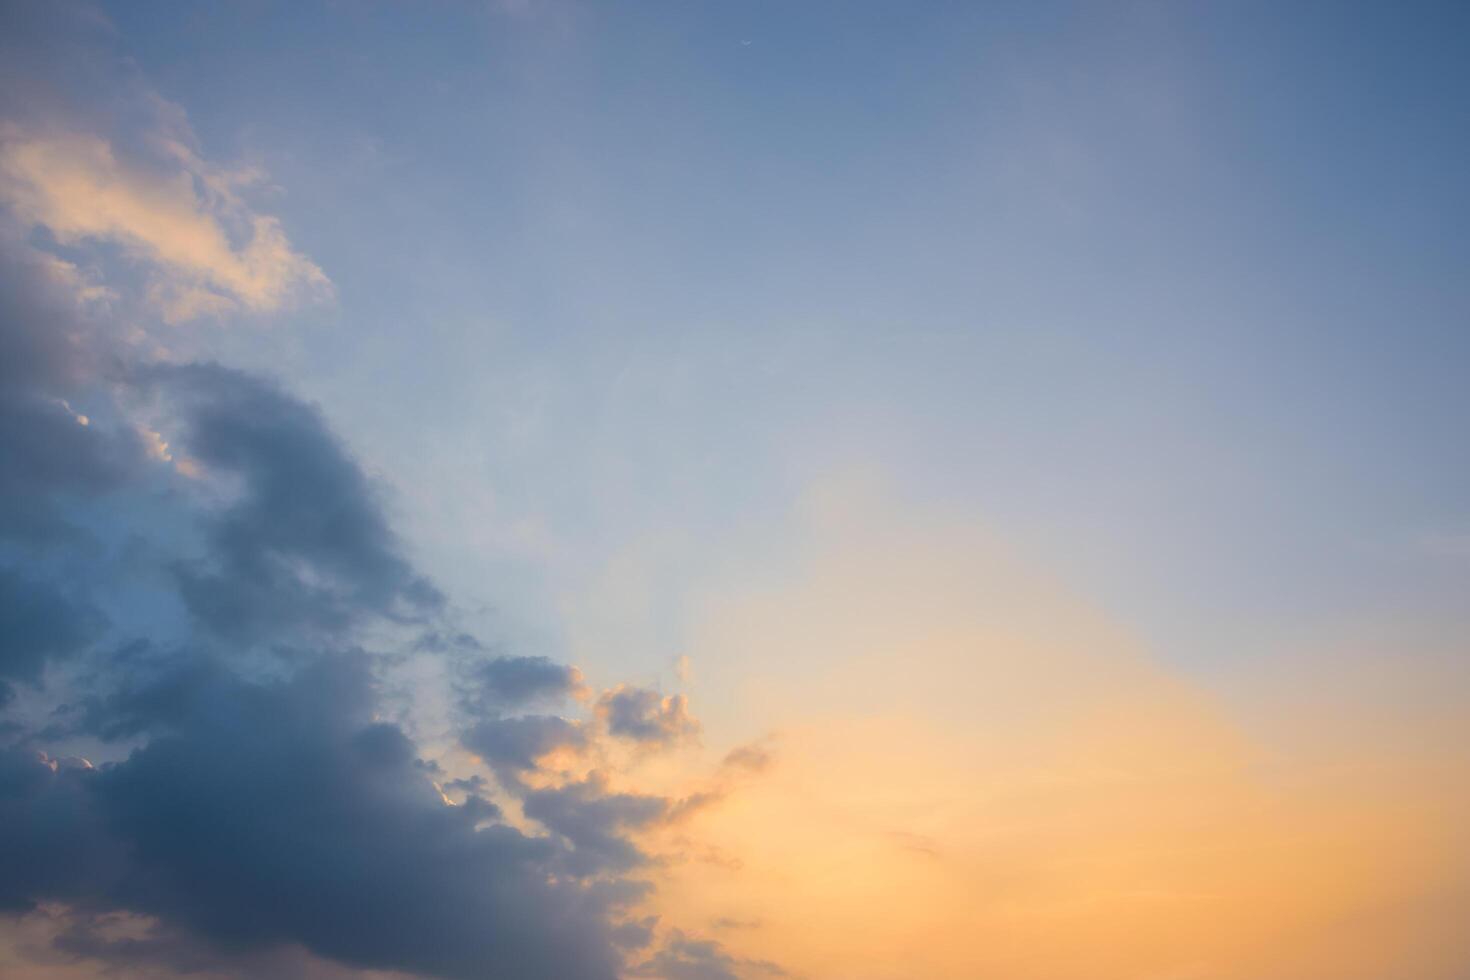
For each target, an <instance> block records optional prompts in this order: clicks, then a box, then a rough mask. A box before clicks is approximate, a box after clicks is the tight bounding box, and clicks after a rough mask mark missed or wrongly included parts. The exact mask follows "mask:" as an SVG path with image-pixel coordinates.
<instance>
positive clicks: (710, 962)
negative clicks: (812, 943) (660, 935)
mask: <svg viewBox="0 0 1470 980" xmlns="http://www.w3.org/2000/svg"><path fill="white" fill-rule="evenodd" d="M633 976H639V977H659V978H660V980H742V978H750V977H757V976H764V977H784V976H789V974H788V973H787V972H786V971H785V970H783V969H782V968H781V967H780V966H778V965H777V964H775V963H772V962H770V961H769V960H756V959H745V958H741V957H738V956H734V955H731V953H730V952H729V951H727V950H726V949H725V948H724V947H723V946H722V945H720V944H719V943H717V942H715V941H714V940H712V939H695V938H693V937H691V936H688V935H686V934H685V933H684V932H682V931H680V930H678V929H674V930H671V931H670V934H669V936H668V938H667V939H666V940H665V941H664V945H663V947H662V948H661V949H659V951H658V952H657V953H655V954H654V955H653V956H652V957H650V958H649V959H648V960H647V961H645V962H644V963H641V964H639V965H638V966H637V967H636V968H634V970H633Z"/></svg>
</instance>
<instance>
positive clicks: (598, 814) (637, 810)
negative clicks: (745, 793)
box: [521, 773, 675, 874]
mask: <svg viewBox="0 0 1470 980" xmlns="http://www.w3.org/2000/svg"><path fill="white" fill-rule="evenodd" d="M674 807H675V804H674V803H673V802H672V801H671V800H669V799H668V798H667V797H663V796H645V795H642V794H637V793H613V792H609V791H608V787H607V783H606V781H605V780H604V779H603V778H600V777H599V776H598V775H597V774H596V773H593V774H592V775H591V776H589V777H588V778H587V779H585V780H582V781H580V782H573V783H567V784H566V785H564V786H555V787H548V788H544V789H531V790H526V791H525V793H524V795H523V796H522V799H521V808H522V809H523V810H524V811H525V814H526V816H528V817H530V818H531V819H532V820H535V821H537V822H538V823H540V824H541V825H542V826H543V827H545V828H547V829H548V830H550V831H552V832H553V833H556V834H559V835H561V836H562V837H565V838H566V839H567V840H568V841H570V842H571V844H572V847H573V853H572V855H571V856H570V858H569V867H570V868H571V869H572V870H573V872H574V873H576V874H595V873H598V872H600V871H628V870H630V869H632V868H635V867H637V866H639V865H640V864H642V863H644V861H645V860H646V857H645V855H644V854H643V852H642V851H641V850H639V848H638V846H637V845H636V844H634V843H633V842H632V841H631V840H629V839H628V836H627V835H628V834H629V832H636V831H640V830H646V829H648V828H649V827H653V826H655V825H657V824H659V823H661V822H663V821H665V820H666V819H668V817H669V815H670V813H671V812H673V810H674Z"/></svg>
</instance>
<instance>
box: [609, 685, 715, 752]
mask: <svg viewBox="0 0 1470 980" xmlns="http://www.w3.org/2000/svg"><path fill="white" fill-rule="evenodd" d="M596 712H597V717H598V718H599V719H601V721H602V723H603V724H604V725H606V726H607V731H608V733H609V734H610V735H614V736H616V737H618V738H625V739H628V740H630V741H633V742H637V743H641V744H645V745H652V746H666V745H671V744H673V743H675V742H678V741H680V740H682V739H685V738H689V737H691V736H693V735H696V734H698V732H699V722H698V720H696V719H695V718H694V717H693V716H692V715H690V713H689V700H688V698H686V697H685V696H684V695H682V694H674V695H670V696H668V697H664V696H662V695H660V694H659V693H658V692H657V691H651V690H649V689H647V688H642V687H632V686H629V685H626V684H620V685H618V686H617V687H614V688H613V689H612V690H609V691H605V692H603V694H602V696H601V697H599V698H598V699H597V704H596Z"/></svg>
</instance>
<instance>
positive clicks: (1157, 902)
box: [656, 506, 1470, 980]
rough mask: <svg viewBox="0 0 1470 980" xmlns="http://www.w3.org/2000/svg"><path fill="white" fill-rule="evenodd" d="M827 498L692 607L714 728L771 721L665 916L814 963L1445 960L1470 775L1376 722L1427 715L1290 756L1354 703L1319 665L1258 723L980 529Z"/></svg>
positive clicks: (1209, 971)
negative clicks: (721, 713)
mask: <svg viewBox="0 0 1470 980" xmlns="http://www.w3.org/2000/svg"><path fill="white" fill-rule="evenodd" d="M825 509H826V510H827V511H833V510H835V511H837V513H831V512H828V513H823V514H822V515H821V516H820V519H819V521H818V523H819V525H820V530H818V531H817V532H816V534H815V535H814V538H815V543H814V545H813V547H812V549H811V552H812V559H811V561H810V563H809V566H808V567H807V569H806V571H805V572H804V573H803V574H802V576H801V577H800V581H799V582H798V583H795V584H792V583H787V585H786V586H785V587H783V588H782V589H779V590H773V591H772V592H770V593H768V594H764V595H751V596H748V597H746V598H745V599H744V600H740V601H733V602H723V603H721V604H720V606H719V607H718V608H716V609H713V610H712V611H711V612H710V615H709V617H708V619H707V622H706V624H705V625H706V630H705V634H704V640H703V641H702V644H701V645H700V647H699V649H698V655H697V656H696V663H697V664H698V667H699V670H700V671H701V675H702V677H703V683H702V689H703V690H706V691H712V690H715V691H726V692H737V696H736V697H735V698H734V699H733V701H732V704H733V705H734V707H732V709H731V715H730V717H729V718H727V719H722V720H720V721H718V722H717V723H716V724H717V727H718V726H719V725H723V724H727V723H729V724H737V723H743V724H746V725H749V724H751V723H755V724H758V725H760V726H763V727H766V728H769V729H771V730H773V731H774V732H775V733H776V734H775V736H774V738H773V740H772V742H771V745H770V748H769V755H770V762H769V764H768V765H767V766H765V767H764V768H763V769H761V771H759V772H756V773H753V774H751V776H750V778H749V779H748V780H747V781H746V782H745V783H744V784H742V785H741V787H740V788H739V789H738V791H736V792H734V793H732V794H731V796H730V797H729V798H728V799H726V800H725V801H724V802H723V803H722V804H721V805H720V806H718V807H714V808H711V809H709V810H707V811H704V812H702V813H700V814H697V815H696V816H695V817H693V818H692V820H691V821H690V825H689V826H688V827H686V828H683V833H684V836H683V837H682V838H681V841H680V843H681V844H682V845H683V847H682V850H681V851H680V855H681V860H679V861H678V862H676V863H675V864H673V865H672V870H671V871H670V872H669V880H668V881H666V882H663V883H662V884H661V886H660V891H659V893H658V896H657V900H656V903H657V908H658V911H659V912H660V913H661V914H662V915H663V916H664V917H665V918H666V919H668V920H669V921H671V922H675V923H681V924H684V925H686V926H687V927H689V928H694V929H701V928H702V929H704V930H706V931H709V930H713V931H714V933H715V934H717V935H719V936H720V938H721V940H722V941H724V942H725V943H726V944H727V945H728V946H730V947H731V948H734V949H738V950H741V951H743V952H744V953H745V954H747V955H748V956H750V957H752V958H765V959H772V960H776V961H778V962H779V963H781V964H782V965H783V966H785V967H786V968H788V969H790V970H791V971H793V972H794V973H796V974H797V975H802V976H812V977H852V978H860V977H861V978H902V977H956V978H958V977H1000V978H1008V980H1029V978H1035V980H1064V978H1090V980H1315V978H1325V977H1331V978H1335V980H1336V978H1363V980H1370V978H1373V980H1379V978H1384V977H1389V976H1397V975H1406V976H1414V977H1425V978H1428V977H1435V978H1439V977H1443V978H1445V980H1450V978H1451V977H1454V976H1456V975H1457V974H1456V973H1455V971H1456V969H1457V968H1458V967H1459V966H1461V965H1463V963H1464V962H1465V955H1466V943H1467V942H1470V940H1467V937H1466V933H1465V930H1464V929H1463V923H1464V922H1465V921H1467V914H1470V895H1467V894H1466V889H1465V885H1464V882H1465V881H1466V880H1467V874H1466V872H1467V870H1470V850H1467V842H1470V838H1467V832H1466V830H1465V828H1466V827H1470V819H1467V817H1470V807H1467V802H1470V798H1467V793H1466V790H1467V780H1466V775H1467V772H1470V770H1467V768H1466V766H1465V756H1464V754H1463V753H1460V752H1457V751H1453V752H1447V753H1442V754H1439V755H1435V754H1433V753H1429V752H1425V751H1422V750H1416V749H1413V748H1412V747H1407V748H1406V747H1405V746H1403V745H1402V744H1395V741H1396V740H1395V739H1394V738H1393V737H1392V733H1391V731H1388V730H1387V729H1391V728H1392V727H1394V726H1395V725H1401V724H1407V725H1419V724H1423V723H1424V719H1422V718H1420V719H1415V718H1413V717H1412V716H1411V715H1410V714H1408V713H1407V712H1404V713H1397V714H1396V713H1395V710H1394V709H1393V707H1392V706H1391V705H1386V704H1385V703H1384V699H1383V698H1382V697H1379V698H1378V702H1377V707H1378V710H1377V711H1376V717H1377V719H1378V720H1377V723H1376V724H1375V725H1374V726H1373V727H1363V728H1361V729H1359V730H1356V731H1354V730H1353V729H1352V728H1351V727H1350V726H1349V727H1342V726H1340V725H1339V726H1337V731H1338V735H1339V740H1338V742H1337V744H1335V745H1333V746H1331V747H1330V750H1328V751H1324V750H1323V748H1322V746H1321V745H1320V744H1316V745H1315V746H1314V747H1313V748H1311V749H1310V750H1309V749H1308V748H1307V747H1306V743H1307V742H1308V741H1309V740H1308V739H1306V738H1302V739H1301V740H1300V741H1299V742H1298V741H1294V740H1293V739H1294V736H1293V732H1298V733H1301V734H1303V735H1304V734H1305V733H1307V732H1321V731H1322V730H1324V726H1326V727H1327V728H1331V727H1332V721H1331V719H1330V718H1329V717H1328V715H1329V714H1330V713H1331V712H1332V711H1333V710H1340V711H1342V712H1344V713H1346V714H1348V715H1352V714H1353V713H1354V705H1355V704H1358V705H1362V704H1366V703H1368V702H1367V700H1366V699H1367V698H1370V697H1372V696H1374V692H1372V691H1365V690H1356V691H1355V690H1352V689H1351V688H1350V687H1349V686H1348V685H1346V684H1344V683H1340V682H1338V681H1335V680H1334V678H1332V677H1327V676H1324V677H1322V678H1321V679H1320V681H1321V684H1322V685H1323V686H1324V687H1326V688H1330V689H1331V693H1330V694H1328V695H1327V696H1326V697H1324V698H1322V699H1320V700H1321V703H1322V704H1323V705H1325V706H1324V707H1322V708H1320V709H1309V713H1311V714H1313V715H1314V717H1305V716H1296V717H1290V718H1283V719H1281V721H1282V724H1281V725H1280V726H1278V727H1276V728H1274V729H1273V730H1272V733H1271V735H1270V740H1266V737H1265V734H1264V732H1260V731H1253V730H1251V729H1249V728H1247V727H1245V726H1243V725H1242V724H1239V723H1236V722H1235V721H1233V720H1232V717H1231V712H1230V710H1228V708H1227V706H1226V705H1225V704H1224V703H1222V701H1221V700H1219V699H1214V698H1211V697H1210V696H1209V695H1208V694H1207V693H1206V692H1205V691H1204V690H1202V689H1201V688H1200V687H1199V686H1198V685H1195V684H1192V683H1190V681H1189V680H1188V679H1186V678H1184V677H1181V676H1171V675H1170V674H1169V673H1168V672H1166V671H1165V670H1163V669H1161V668H1160V667H1159V666H1158V665H1157V664H1155V663H1153V662H1151V661H1150V660H1149V658H1148V657H1147V656H1146V655H1145V654H1144V652H1143V651H1141V650H1140V649H1139V648H1138V646H1137V645H1136V644H1135V643H1133V642H1131V641H1130V640H1129V638H1128V637H1127V636H1126V635H1125V634H1124V633H1123V632H1122V631H1120V630H1119V629H1117V628H1116V627H1114V626H1112V625H1110V624H1109V623H1107V622H1106V621H1105V620H1104V619H1103V618H1102V617H1101V616H1099V615H1097V614H1095V613H1093V612H1090V611H1089V610H1087V609H1086V608H1085V606H1084V605H1083V604H1081V603H1079V602H1076V601H1070V600H1069V599H1068V598H1067V597H1066V596H1065V595H1063V594H1061V592H1060V591H1059V590H1058V589H1057V588H1056V587H1055V586H1050V585H1048V584H1047V583H1046V582H1045V581H1044V580H1043V579H1041V578H1040V577H1038V576H1035V575H1032V574H1028V572H1027V571H1026V570H1025V569H1024V568H1022V567H1020V566H1019V564H1018V563H1017V562H1015V561H1012V560H1008V559H1007V558H1006V557H1005V556H1004V553H1003V551H1002V549H1000V548H999V547H998V546H997V545H996V544H995V543H994V542H990V541H987V540H986V539H985V537H984V536H983V535H981V534H978V533H973V532H968V531H966V530H964V529H963V528H960V527H929V528H924V529H916V528H894V527H892V526H891V525H888V526H885V523H884V520H883V518H882V513H881V511H880V510H877V509H872V508H868V509H864V508H857V509H851V508H844V507H841V506H839V507H836V508H832V507H828V508H825ZM778 668H779V677H780V678H781V680H780V683H779V684H775V683H772V680H773V678H775V677H777V676H778V674H777V673H776V671H777V669H778ZM1441 722H1442V723H1445V724H1449V725H1450V726H1451V727H1452V728H1453V727H1458V728H1459V729H1460V730H1461V731H1462V732H1463V730H1464V727H1465V726H1464V725H1463V724H1461V722H1460V720H1456V719H1454V718H1450V719H1441ZM1262 727H1264V726H1262ZM1460 744H1465V743H1464V742H1463V741H1462V742H1461V743H1460Z"/></svg>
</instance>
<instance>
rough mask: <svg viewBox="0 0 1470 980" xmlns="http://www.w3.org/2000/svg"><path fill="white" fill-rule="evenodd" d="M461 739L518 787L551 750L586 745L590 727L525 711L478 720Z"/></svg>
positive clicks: (503, 778)
mask: <svg viewBox="0 0 1470 980" xmlns="http://www.w3.org/2000/svg"><path fill="white" fill-rule="evenodd" d="M460 742H461V743H462V744H463V745H464V747H465V748H467V749H469V750H470V751H471V752H473V753H475V755H477V756H479V757H480V758H481V759H483V760H485V764H486V765H488V766H490V767H491V768H492V769H494V770H495V772H496V774H497V775H498V776H499V777H500V781H501V782H502V783H504V784H506V785H507V786H508V787H514V786H515V785H516V784H517V782H518V781H519V776H520V774H521V773H524V772H529V771H530V770H533V769H535V768H536V767H537V765H538V764H539V762H540V760H541V759H542V758H543V757H544V756H546V755H548V754H549V753H551V752H554V751H556V750H557V749H572V750H574V751H580V750H581V749H583V748H585V747H586V746H587V731H586V729H585V728H584V727H583V726H581V725H579V724H577V723H576V722H574V721H568V720H567V719H565V718H561V717H558V716H556V715H524V716H521V717H516V718H491V719H487V720H485V721H481V722H478V723H477V724H475V726H474V727H473V728H471V729H469V731H467V732H465V733H464V734H463V735H461V736H460Z"/></svg>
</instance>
